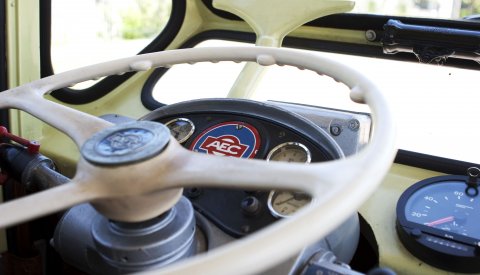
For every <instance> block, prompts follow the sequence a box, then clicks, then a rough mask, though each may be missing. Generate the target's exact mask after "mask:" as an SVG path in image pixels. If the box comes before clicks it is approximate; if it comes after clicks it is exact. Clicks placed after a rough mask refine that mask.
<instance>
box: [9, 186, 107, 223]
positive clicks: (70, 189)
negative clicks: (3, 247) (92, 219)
mask: <svg viewBox="0 0 480 275" xmlns="http://www.w3.org/2000/svg"><path fill="white" fill-rule="evenodd" d="M90 187H91V186H89V184H86V183H81V182H77V181H71V182H69V183H66V184H64V185H61V186H58V187H54V188H51V189H48V190H45V191H42V192H39V193H35V194H33V195H29V196H25V197H22V198H19V199H16V200H13V201H9V202H5V203H2V204H0V213H2V214H1V216H2V218H1V219H0V228H5V227H9V226H13V225H16V224H18V223H21V222H25V221H29V220H32V219H34V218H38V217H42V216H45V215H48V214H51V213H54V212H57V211H60V210H63V209H66V208H68V207H71V206H74V205H76V204H79V203H83V202H87V201H91V200H93V199H96V198H97V197H99V193H98V192H92V191H91V190H92V189H91V188H90Z"/></svg>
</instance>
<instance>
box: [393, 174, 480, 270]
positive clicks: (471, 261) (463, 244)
mask: <svg viewBox="0 0 480 275" xmlns="http://www.w3.org/2000/svg"><path fill="white" fill-rule="evenodd" d="M467 180H468V177H466V176H460V175H453V176H439V177H433V178H428V179H425V180H422V181H419V182H417V183H415V184H413V185H412V186H410V187H409V188H408V189H407V190H405V192H404V193H403V194H402V195H401V196H400V198H399V200H398V202H397V208H396V214H397V219H396V231H397V234H398V236H399V239H400V241H401V242H402V244H403V245H404V246H405V248H406V249H407V250H408V251H409V252H410V253H412V254H413V255H414V256H416V257H417V258H419V259H421V260H423V261H424V262H426V263H427V264H430V265H432V266H436V267H439V268H442V269H445V270H449V271H453V272H469V273H471V272H480V254H479V253H478V251H480V250H479V249H480V239H476V238H474V237H471V236H464V235H461V234H457V233H454V232H450V231H445V230H442V229H439V228H435V227H432V226H428V225H425V224H421V223H417V222H413V221H410V220H408V218H407V210H409V209H407V205H408V203H409V200H410V198H412V196H414V195H415V194H416V193H417V192H420V191H421V190H424V188H430V187H431V186H432V185H438V184H448V183H449V184H458V183H459V182H460V183H464V182H466V181H467ZM467 187H468V186H467V184H466V183H465V190H466V189H467ZM419 194H422V193H419ZM422 196H423V194H422ZM432 196H433V195H432ZM477 198H478V199H479V200H480V195H479V196H477ZM478 211H480V209H479V210H478Z"/></svg>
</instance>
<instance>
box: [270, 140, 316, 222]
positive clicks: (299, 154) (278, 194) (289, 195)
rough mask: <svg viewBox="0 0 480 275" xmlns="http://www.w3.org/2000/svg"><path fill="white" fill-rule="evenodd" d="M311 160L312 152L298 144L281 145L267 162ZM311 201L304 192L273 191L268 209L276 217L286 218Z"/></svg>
mask: <svg viewBox="0 0 480 275" xmlns="http://www.w3.org/2000/svg"><path fill="white" fill-rule="evenodd" d="M311 160H312V157H311V154H310V150H308V148H307V146H305V145H303V144H301V143H298V142H287V143H283V144H280V145H278V146H276V147H275V148H273V149H272V150H271V151H270V152H269V153H268V155H267V161H284V162H300V163H310V161H311ZM311 201H312V198H311V197H310V196H309V195H308V194H305V193H303V192H294V191H278V190H272V191H270V195H269V196H268V209H269V210H270V213H272V215H273V216H274V217H277V218H285V217H289V216H291V215H293V214H294V213H295V212H296V211H297V210H298V209H300V208H302V207H303V206H304V205H306V204H308V203H310V202H311Z"/></svg>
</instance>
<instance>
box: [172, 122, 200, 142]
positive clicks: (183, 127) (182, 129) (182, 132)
mask: <svg viewBox="0 0 480 275" xmlns="http://www.w3.org/2000/svg"><path fill="white" fill-rule="evenodd" d="M165 126H167V127H168V129H170V133H171V134H172V136H173V137H174V138H175V139H176V140H177V141H178V142H179V143H184V142H185V141H187V140H188V139H189V138H190V137H191V136H192V134H193V132H194V131H195V125H194V124H193V122H192V121H191V120H189V119H188V118H175V119H172V120H170V121H169V122H167V123H165Z"/></svg>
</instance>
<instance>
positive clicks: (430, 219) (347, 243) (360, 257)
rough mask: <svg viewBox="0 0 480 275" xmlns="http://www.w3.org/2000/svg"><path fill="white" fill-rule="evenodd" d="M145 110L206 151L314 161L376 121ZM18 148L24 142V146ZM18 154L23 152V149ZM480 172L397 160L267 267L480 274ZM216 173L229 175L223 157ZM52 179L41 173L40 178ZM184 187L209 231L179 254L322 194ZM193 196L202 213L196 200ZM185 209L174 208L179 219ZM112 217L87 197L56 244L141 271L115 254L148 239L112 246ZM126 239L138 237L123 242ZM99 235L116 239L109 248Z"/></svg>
mask: <svg viewBox="0 0 480 275" xmlns="http://www.w3.org/2000/svg"><path fill="white" fill-rule="evenodd" d="M103 118H104V119H106V120H109V121H111V122H114V123H123V122H126V121H128V120H129V119H128V118H125V117H121V116H118V115H112V116H104V117H103ZM141 120H149V121H156V122H160V123H163V124H164V125H165V126H166V127H167V128H168V129H169V130H170V133H171V134H172V136H173V137H174V138H175V139H177V141H178V142H179V143H180V144H181V145H182V146H183V147H185V148H186V149H189V150H192V151H197V152H199V153H206V154H213V155H218V156H220V157H239V158H252V159H261V160H265V161H284V162H299V163H304V164H305V165H308V164H309V163H314V162H323V161H329V160H335V159H340V158H344V157H346V156H349V155H353V154H355V153H357V152H358V151H360V150H362V148H363V147H364V146H365V145H366V144H367V143H368V141H369V137H370V134H371V131H372V129H371V118H370V115H369V114H365V113H355V112H347V111H342V110H335V109H328V108H321V107H314V106H306V105H299V104H292V103H283V102H254V101H249V100H241V99H204V100H193V101H187V102H181V103H177V104H172V105H168V106H164V107H162V108H159V109H157V110H155V111H153V112H151V113H149V114H148V115H146V116H145V117H143V118H141ZM5 148H6V147H4V148H3V149H5ZM22 150H23V149H21V148H19V147H18V146H13V145H12V146H9V147H8V152H9V153H8V154H6V155H1V154H0V155H1V156H2V163H1V165H2V169H3V168H4V167H6V169H9V168H8V165H10V164H14V163H15V162H16V161H13V159H12V161H10V160H9V158H10V157H12V156H14V159H23V160H24V159H26V156H28V154H27V153H24V152H23V151H22ZM5 152H7V151H5ZM12 152H15V153H14V155H12V154H13V153H12ZM16 154H20V155H22V157H21V158H16V157H15V156H16ZM24 157H25V158H24ZM43 159H44V157H42V160H43ZM22 163H23V162H22ZM22 167H23V168H22V169H25V170H28V172H29V173H33V175H36V176H38V175H37V174H36V173H37V172H36V169H35V167H34V166H31V165H30V164H28V165H25V166H22ZM25 167H27V168H25ZM404 169H408V171H409V173H405V171H404ZM47 170H48V172H47V173H48V174H49V175H52V172H51V170H49V168H48V169H46V168H45V169H40V170H39V171H40V172H41V171H43V172H45V171H47ZM472 171H473V172H472ZM472 171H471V175H470V177H466V176H444V175H442V174H440V173H435V172H432V171H428V170H422V169H413V168H411V167H408V168H407V167H405V166H402V165H400V164H393V166H392V168H391V170H390V173H389V174H388V175H387V177H386V179H385V180H384V182H383V184H382V185H381V186H380V188H379V189H378V190H377V191H376V192H375V193H374V194H373V195H372V197H371V198H370V199H369V200H367V202H366V203H365V204H364V205H363V206H362V207H361V208H360V209H359V213H358V214H355V215H353V216H351V217H350V218H348V219H347V220H346V221H345V222H344V223H343V224H341V225H340V226H339V227H338V228H337V229H336V230H334V231H333V232H331V233H330V234H329V235H327V236H326V237H324V238H323V239H321V240H318V241H317V242H316V243H314V244H312V245H311V246H309V247H306V248H305V249H304V250H302V251H301V252H300V253H298V254H297V255H296V256H295V257H293V258H291V259H289V260H287V261H285V262H284V263H282V264H280V265H278V266H276V267H274V268H272V269H271V270H268V271H266V272H265V274H286V273H290V274H310V273H311V272H314V273H315V272H317V273H318V272H327V271H328V272H330V271H335V272H339V273H342V272H343V273H342V274H359V273H357V272H363V273H368V272H369V271H371V270H372V268H375V267H377V266H380V267H386V268H391V269H393V270H395V271H396V272H398V273H401V274H413V273H418V272H421V273H431V274H433V273H435V274H440V273H444V274H447V273H448V272H449V271H454V272H468V273H472V272H477V270H478V268H479V266H478V264H477V262H479V261H478V256H477V254H478V252H477V251H478V248H477V247H478V241H477V240H478V230H479V227H478V223H477V222H476V219H475V216H476V214H475V213H476V212H475V211H476V210H475V209H477V208H478V201H477V199H476V197H477V195H478V190H477V189H476V184H477V178H478V175H479V174H480V173H479V171H480V170H479V169H473V170H472ZM43 172H42V173H43ZM206 172H207V173H222V171H221V170H219V169H216V167H211V170H210V171H206ZM405 175H408V176H405ZM438 176H440V177H438ZM42 178H43V177H38V179H39V181H41V179H42ZM46 178H48V179H52V178H59V177H58V176H57V175H53V176H49V177H46ZM19 181H21V180H19ZM65 182H68V179H66V178H62V182H61V183H60V182H59V183H58V184H63V183H65ZM469 183H470V185H468V184H469ZM206 185H208V184H207V183H206ZM39 186H41V184H39ZM183 195H184V198H183V199H181V200H180V202H179V204H181V207H179V208H178V209H177V208H175V211H177V212H178V213H181V214H182V213H183V214H188V215H179V216H182V217H190V218H188V219H189V220H188V221H186V222H188V224H189V225H191V224H194V226H195V227H196V229H197V230H195V236H194V237H193V236H190V235H188V232H187V231H183V232H182V236H183V238H184V240H190V239H191V237H192V238H194V239H195V240H196V241H195V242H194V243H195V244H194V246H195V247H192V246H191V245H188V246H185V247H186V248H187V249H186V250H185V251H182V253H184V254H182V255H179V256H178V257H180V258H181V257H186V256H191V255H192V254H195V253H201V252H205V251H208V250H211V249H214V248H216V247H219V246H222V245H224V244H226V243H229V242H232V241H234V240H236V239H239V238H242V237H244V236H246V235H249V234H251V233H253V232H256V231H258V230H260V229H262V228H264V227H266V226H268V225H271V224H273V223H276V222H278V221H280V220H282V219H288V218H289V217H290V216H292V215H295V212H296V211H297V210H299V209H301V208H302V207H303V206H305V205H307V204H309V203H310V201H311V198H310V197H309V196H308V195H307V194H305V193H302V192H298V191H297V190H267V189H265V190H243V189H239V188H235V186H232V188H228V189H224V188H206V187H202V186H201V185H200V186H197V187H194V188H186V189H184V191H183ZM439 202H440V203H439ZM437 203H439V204H438V205H437ZM190 204H191V205H192V206H193V209H194V211H192V210H188V211H187V210H184V209H187V208H189V205H190ZM190 208H191V207H190ZM175 211H173V210H172V211H171V212H170V213H169V214H166V216H165V217H167V218H168V219H170V218H169V217H170V216H172V215H173V214H171V213H174V212H175ZM165 217H158V218H155V220H154V221H147V224H146V225H147V227H151V226H152V223H153V224H157V223H158V224H159V225H160V224H162V223H164V220H163V219H164V218H165ZM193 217H194V218H193ZM168 219H167V220H168ZM176 222H178V221H176ZM90 223H92V226H90V225H89V224H90ZM112 223H115V222H112V221H107V220H106V219H105V218H104V217H101V215H99V214H98V213H96V212H95V210H94V209H93V208H92V207H91V206H90V205H88V204H83V205H79V206H75V207H73V208H72V209H70V210H68V211H67V212H66V213H65V214H64V215H63V217H62V218H61V219H60V220H58V221H57V226H56V229H55V234H54V236H53V238H52V239H51V240H52V241H51V244H53V246H54V248H55V250H56V251H57V253H58V254H59V255H60V256H61V257H62V260H63V261H64V262H66V263H67V264H69V265H71V266H74V267H75V268H76V269H79V270H82V271H84V272H86V273H96V272H98V270H101V271H102V272H107V273H125V272H133V271H135V270H132V269H129V268H131V267H128V268H127V267H125V266H122V265H121V264H124V263H121V264H120V265H119V266H113V267H112V265H114V264H112V263H113V262H114V261H113V260H112V261H110V260H109V261H104V259H105V258H108V257H113V256H112V255H117V254H118V253H117V252H118V251H122V253H124V252H125V251H124V249H126V248H128V253H131V254H129V255H130V256H132V257H131V258H135V257H136V256H137V255H136V253H137V252H136V251H138V248H137V246H136V245H133V246H132V244H135V242H133V243H131V241H130V240H129V238H125V236H124V235H122V236H116V238H117V239H118V243H115V245H113V246H110V242H109V241H107V240H109V239H110V238H111V237H112V235H111V234H112V233H111V232H110V233H109V231H108V230H107V229H108V228H109V227H110V226H111V224H112ZM142 223H143V222H142ZM109 224H110V225H109ZM115 226H116V227H118V228H120V229H122V230H125V232H133V233H131V234H133V235H132V236H131V237H132V238H142V239H143V240H144V241H148V242H153V243H152V244H153V245H154V246H155V252H156V253H160V252H161V251H164V249H167V248H169V245H170V244H169V245H165V244H163V243H162V242H159V240H161V239H163V238H164V237H165V236H167V235H165V234H171V232H172V231H171V229H169V230H170V231H169V232H170V233H165V232H160V231H158V232H157V231H155V232H154V233H155V238H153V237H152V235H151V234H150V233H151V232H150V233H149V232H147V231H145V232H144V231H142V230H143V229H142V228H143V226H144V225H141V224H138V225H134V227H135V230H132V225H129V224H121V223H119V224H116V225H115ZM160 227H161V226H160ZM185 228H186V227H185ZM136 230H137V231H138V230H140V231H138V232H137V231H136ZM92 232H93V234H92ZM125 232H123V233H122V234H125ZM14 234H17V233H14ZM46 234H47V235H48V234H50V233H46ZM128 234H130V233H128ZM144 234H145V235H144ZM286 237H288V236H286ZM50 238H51V237H48V238H47V239H50ZM125 239H126V240H127V241H126V243H123V242H124V240H125ZM148 242H147V243H148ZM98 243H102V244H103V245H105V246H102V249H101V250H98V249H96V247H97V246H98ZM72 247H76V248H77V249H72ZM47 250H48V249H47ZM82 251H89V253H87V254H84V253H82ZM102 253H104V254H102ZM161 253H163V252H161ZM130 256H129V259H130ZM112 259H113V258H112ZM92 263H93V264H92ZM164 264H167V262H165V263H164ZM148 265H149V264H148V263H147V266H148ZM348 265H349V266H350V267H348ZM148 267H149V268H152V267H153V266H148ZM154 267H159V266H154ZM95 268H97V269H95ZM350 268H351V269H350ZM380 271H381V272H387V271H388V270H386V269H385V270H380Z"/></svg>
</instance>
